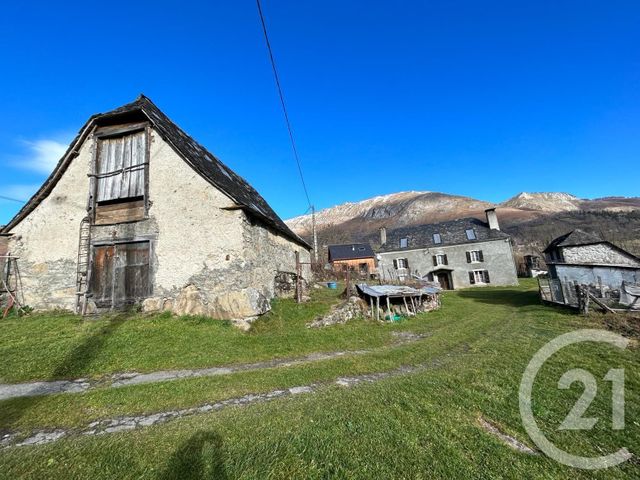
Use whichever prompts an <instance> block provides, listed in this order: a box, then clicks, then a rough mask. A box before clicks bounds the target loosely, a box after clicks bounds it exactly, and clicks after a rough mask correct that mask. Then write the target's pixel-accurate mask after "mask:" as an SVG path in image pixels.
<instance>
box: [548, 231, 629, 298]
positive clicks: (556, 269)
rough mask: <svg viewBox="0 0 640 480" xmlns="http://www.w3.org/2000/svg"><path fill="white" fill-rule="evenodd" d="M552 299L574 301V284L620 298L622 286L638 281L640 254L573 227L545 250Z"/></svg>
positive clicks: (602, 296) (601, 294)
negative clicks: (638, 255)
mask: <svg viewBox="0 0 640 480" xmlns="http://www.w3.org/2000/svg"><path fill="white" fill-rule="evenodd" d="M544 254H545V257H546V259H545V261H546V264H547V266H548V268H549V283H550V286H549V291H548V292H547V293H548V294H549V295H550V296H551V299H552V301H555V302H557V303H565V304H572V303H575V301H574V300H575V299H573V297H574V296H575V287H576V286H577V285H585V286H588V287H590V289H591V291H593V292H595V293H597V296H598V297H600V298H611V299H619V297H620V292H621V290H623V289H624V286H625V285H626V286H630V288H631V289H633V286H634V285H637V284H638V283H639V282H640V258H638V257H636V256H635V255H633V254H632V253H630V252H627V251H626V250H624V249H622V248H620V247H619V246H617V245H614V244H613V243H611V242H608V241H606V240H603V239H601V238H599V237H597V236H596V235H593V234H590V233H587V232H585V231H583V230H580V229H576V230H573V231H571V232H569V233H566V234H564V235H561V236H560V237H558V238H556V239H554V240H553V241H552V242H551V243H550V244H549V246H547V248H546V249H545V250H544Z"/></svg>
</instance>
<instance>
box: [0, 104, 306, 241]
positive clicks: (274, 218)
mask: <svg viewBox="0 0 640 480" xmlns="http://www.w3.org/2000/svg"><path fill="white" fill-rule="evenodd" d="M140 118H142V119H148V120H149V121H150V122H151V123H152V126H153V128H154V129H155V130H156V131H157V132H158V134H159V135H160V136H161V137H162V139H163V140H164V141H165V142H167V143H169V144H170V145H171V146H173V148H174V149H175V151H176V152H177V153H178V154H179V155H180V156H181V157H182V158H183V159H184V161H185V162H187V164H189V166H191V168H193V169H194V170H195V171H196V172H197V173H199V174H200V175H201V176H202V177H203V178H204V179H205V180H207V181H208V182H209V183H211V184H212V185H214V186H215V187H217V188H218V189H220V190H221V191H223V192H224V193H226V194H227V195H228V196H229V197H230V198H231V199H232V200H233V201H234V202H236V204H237V205H238V208H242V209H244V210H245V211H246V212H247V213H249V214H252V215H254V216H256V217H258V218H259V219H261V220H262V221H264V222H265V223H266V224H267V225H269V226H271V227H272V228H274V229H275V230H276V231H278V232H279V233H281V234H282V235H284V236H285V237H287V238H289V239H291V240H293V241H295V242H296V243H298V244H300V245H302V246H304V247H305V248H307V249H309V248H310V246H309V244H308V243H307V242H305V241H304V240H303V239H301V238H300V237H299V236H298V235H296V234H295V233H293V232H292V231H291V229H289V227H287V225H286V224H285V223H284V222H283V221H282V219H281V218H280V217H279V216H278V215H277V214H276V213H275V212H274V211H273V209H272V208H271V207H270V206H269V204H268V203H267V202H266V200H265V199H264V198H262V196H261V195H260V194H259V193H258V192H257V191H256V190H255V189H254V188H253V187H252V186H251V185H249V184H248V183H247V181H246V180H244V179H243V178H242V177H240V176H239V175H237V174H236V173H235V172H233V171H232V170H231V169H230V168H229V167H227V166H226V165H225V164H224V163H222V162H221V161H220V160H219V159H218V158H216V157H215V156H214V155H213V154H212V153H211V152H209V151H208V150H207V149H206V148H204V147H203V146H202V145H200V144H199V143H198V142H196V141H195V140H194V139H193V138H191V137H190V136H189V135H187V134H186V133H185V132H184V131H183V130H182V129H181V128H180V127H178V126H177V125H176V124H175V123H173V122H172V121H171V120H170V119H169V117H167V116H166V115H165V114H164V113H163V112H162V111H161V110H160V109H159V108H158V107H156V105H155V104H154V103H153V102H152V101H151V100H150V99H149V98H147V97H145V96H144V95H140V96H139V97H138V98H137V99H136V100H135V101H134V102H131V103H128V104H126V105H123V106H122V107H119V108H116V109H115V110H111V111H110V112H106V113H99V114H95V115H92V116H91V118H89V120H88V121H87V123H86V124H85V125H84V127H83V128H82V129H81V130H80V132H79V133H78V135H77V136H76V138H75V139H74V140H73V142H72V143H71V145H70V146H69V149H68V150H67V152H66V153H65V154H64V156H63V157H62V159H61V160H60V162H58V165H57V166H56V168H55V169H54V171H53V173H52V174H51V175H50V176H49V178H48V179H47V180H46V181H45V183H44V184H43V185H42V187H41V188H40V190H38V192H36V194H35V195H34V196H33V197H32V198H31V199H30V200H29V202H27V204H26V205H25V206H24V207H23V208H22V209H21V210H20V211H19V212H18V214H17V215H16V216H15V217H14V218H13V219H12V220H11V222H9V224H8V225H6V226H5V227H4V230H9V229H11V228H13V227H14V226H15V225H17V224H18V223H19V222H20V221H21V220H22V219H23V218H24V217H26V216H27V215H28V214H29V213H31V211H33V209H35V208H36V206H37V205H38V204H39V203H40V201H42V200H43V199H44V198H46V196H47V195H48V194H49V193H50V192H51V190H52V189H53V187H54V186H55V184H56V183H57V181H58V180H59V179H60V177H61V176H62V174H63V173H64V171H65V170H66V169H67V167H68V165H69V163H70V162H71V160H72V159H73V158H74V157H75V156H77V154H78V152H77V151H76V147H79V146H80V145H81V144H82V142H83V141H84V139H85V138H86V137H87V136H88V134H89V133H90V128H92V127H93V126H94V125H105V124H113V123H116V122H123V121H127V120H139V119H140Z"/></svg>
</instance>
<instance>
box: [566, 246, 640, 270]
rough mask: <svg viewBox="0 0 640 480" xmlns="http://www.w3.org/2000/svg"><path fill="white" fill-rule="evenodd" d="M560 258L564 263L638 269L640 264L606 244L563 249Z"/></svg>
mask: <svg viewBox="0 0 640 480" xmlns="http://www.w3.org/2000/svg"><path fill="white" fill-rule="evenodd" d="M562 256H563V257H564V261H565V262H566V263H604V264H612V265H633V266H638V267H640V262H638V261H637V260H636V259H634V258H633V257H631V256H629V255H625V254H624V253H622V252H620V251H619V250H616V249H615V248H612V247H611V246H610V245H607V244H606V243H597V244H595V245H580V246H575V247H563V248H562Z"/></svg>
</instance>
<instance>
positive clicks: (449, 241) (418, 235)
mask: <svg viewBox="0 0 640 480" xmlns="http://www.w3.org/2000/svg"><path fill="white" fill-rule="evenodd" d="M467 229H473V231H474V232H475V234H476V239H475V240H469V239H467V235H466V231H467ZM434 233H439V234H440V238H441V240H442V243H434V241H433V234H434ZM401 238H407V239H408V240H409V244H408V246H407V248H400V239H401ZM507 238H510V237H509V235H507V234H506V233H504V232H501V231H500V230H492V229H490V228H489V225H487V223H485V222H483V221H481V220H478V219H477V218H461V219H458V220H451V221H448V222H440V223H429V224H426V225H417V226H412V227H401V228H396V229H394V230H390V231H388V232H387V243H385V244H384V245H382V246H380V252H396V251H402V250H412V249H416V248H417V249H420V248H437V247H444V246H447V245H462V244H466V243H469V244H471V243H478V242H485V241H487V240H502V239H507Z"/></svg>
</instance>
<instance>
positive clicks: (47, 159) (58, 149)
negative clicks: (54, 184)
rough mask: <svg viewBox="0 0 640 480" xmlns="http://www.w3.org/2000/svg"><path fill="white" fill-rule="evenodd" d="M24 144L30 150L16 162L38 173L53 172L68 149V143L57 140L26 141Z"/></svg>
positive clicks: (21, 166)
mask: <svg viewBox="0 0 640 480" xmlns="http://www.w3.org/2000/svg"><path fill="white" fill-rule="evenodd" d="M24 144H25V145H26V146H27V148H28V149H29V152H28V153H25V154H24V155H23V156H21V158H20V160H19V161H18V162H16V166H18V167H20V168H25V169H27V170H33V171H34V172H38V173H46V174H49V173H51V172H52V171H53V168H54V167H55V166H56V165H57V163H58V161H59V160H60V159H61V158H62V155H63V154H64V152H66V151H67V145H66V144H65V143H61V142H58V141H57V140H50V139H43V140H35V141H24Z"/></svg>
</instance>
